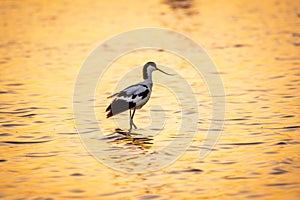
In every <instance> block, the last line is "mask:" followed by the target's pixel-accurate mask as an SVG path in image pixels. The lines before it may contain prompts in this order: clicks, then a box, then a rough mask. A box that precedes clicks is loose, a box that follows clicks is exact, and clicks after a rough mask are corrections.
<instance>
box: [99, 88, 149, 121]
mask: <svg viewBox="0 0 300 200" xmlns="http://www.w3.org/2000/svg"><path fill="white" fill-rule="evenodd" d="M139 86H142V88H140V87H139ZM149 92H150V90H149V88H148V86H147V85H144V84H136V85H132V86H130V87H128V88H126V89H124V90H122V91H121V92H119V93H117V95H118V96H117V97H116V99H114V100H113V102H112V103H111V104H110V105H109V106H108V107H107V108H106V111H105V112H108V111H109V112H108V113H107V115H106V117H107V118H109V117H111V116H114V115H117V114H119V113H121V112H124V111H126V110H129V109H131V108H134V107H135V106H136V103H134V102H132V101H130V100H133V99H135V98H136V97H142V99H144V98H146V97H147V95H148V94H149ZM112 96H115V95H112ZM118 97H123V98H128V99H127V101H126V100H125V99H121V98H118Z"/></svg>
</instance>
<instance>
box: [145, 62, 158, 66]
mask: <svg viewBox="0 0 300 200" xmlns="http://www.w3.org/2000/svg"><path fill="white" fill-rule="evenodd" d="M149 65H152V66H154V67H156V64H155V62H151V61H150V62H147V63H146V64H145V67H146V66H149Z"/></svg>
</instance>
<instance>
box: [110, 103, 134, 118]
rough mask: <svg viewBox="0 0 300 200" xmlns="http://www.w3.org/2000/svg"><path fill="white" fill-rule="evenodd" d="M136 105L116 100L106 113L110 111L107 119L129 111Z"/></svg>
mask: <svg viewBox="0 0 300 200" xmlns="http://www.w3.org/2000/svg"><path fill="white" fill-rule="evenodd" d="M135 105H136V104H135V103H133V102H127V101H125V100H123V99H115V100H114V101H113V102H112V103H111V104H110V105H109V106H108V107H107V109H106V112H107V111H109V112H108V113H107V115H106V117H107V118H109V117H111V116H114V115H117V114H119V113H121V112H124V111H126V110H129V109H131V108H134V107H135Z"/></svg>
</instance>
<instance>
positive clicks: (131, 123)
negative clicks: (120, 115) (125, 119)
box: [129, 108, 137, 131]
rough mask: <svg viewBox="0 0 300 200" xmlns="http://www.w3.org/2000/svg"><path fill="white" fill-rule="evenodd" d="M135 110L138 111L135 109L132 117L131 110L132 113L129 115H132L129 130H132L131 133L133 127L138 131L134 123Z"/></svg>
mask: <svg viewBox="0 0 300 200" xmlns="http://www.w3.org/2000/svg"><path fill="white" fill-rule="evenodd" d="M135 110H136V108H134V109H133V113H132V115H131V110H130V112H129V114H130V129H129V130H130V131H131V129H132V126H133V127H134V128H135V129H137V127H136V125H135V124H134V122H133V117H134V113H135Z"/></svg>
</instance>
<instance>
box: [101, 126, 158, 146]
mask: <svg viewBox="0 0 300 200" xmlns="http://www.w3.org/2000/svg"><path fill="white" fill-rule="evenodd" d="M106 139H107V140H109V142H111V143H113V144H124V145H135V146H137V147H139V148H141V149H150V148H151V147H152V145H153V143H152V142H151V141H152V140H153V139H152V138H151V137H143V136H142V134H141V133H135V132H133V131H130V132H129V131H127V130H122V129H120V128H117V129H115V130H114V131H113V133H111V134H109V135H107V137H106Z"/></svg>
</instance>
